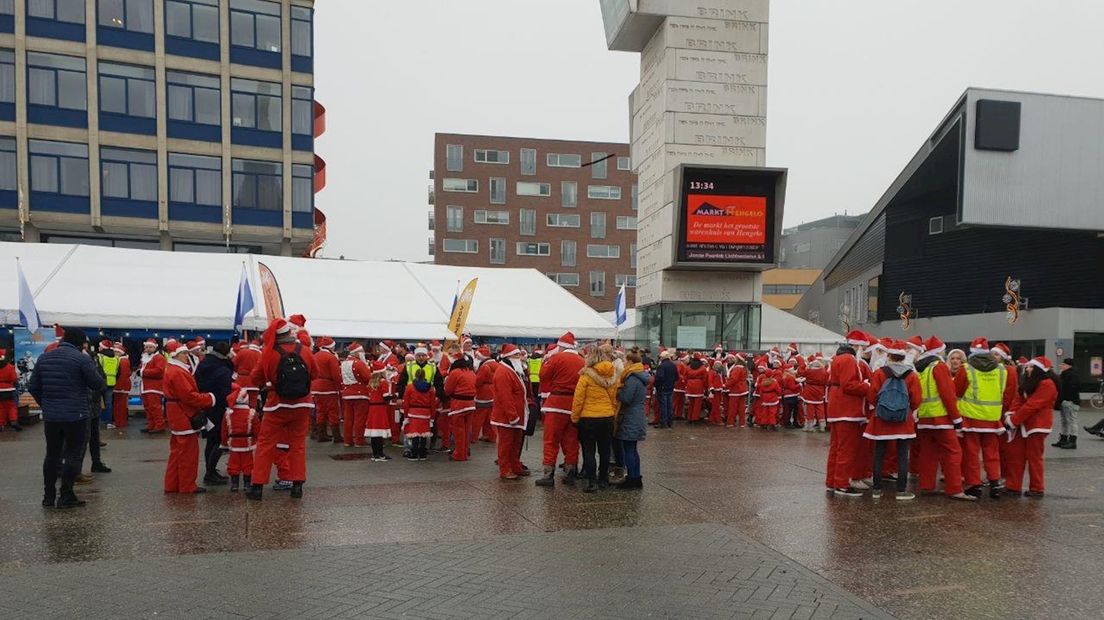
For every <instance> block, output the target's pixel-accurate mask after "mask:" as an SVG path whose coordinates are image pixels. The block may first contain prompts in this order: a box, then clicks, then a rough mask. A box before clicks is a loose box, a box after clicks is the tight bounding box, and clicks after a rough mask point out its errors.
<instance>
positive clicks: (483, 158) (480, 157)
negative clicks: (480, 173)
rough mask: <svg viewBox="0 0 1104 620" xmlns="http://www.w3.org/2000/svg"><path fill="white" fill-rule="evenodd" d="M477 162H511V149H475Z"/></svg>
mask: <svg viewBox="0 0 1104 620" xmlns="http://www.w3.org/2000/svg"><path fill="white" fill-rule="evenodd" d="M475 163H477V164H508V163H510V152H509V151H491V150H487V149H475Z"/></svg>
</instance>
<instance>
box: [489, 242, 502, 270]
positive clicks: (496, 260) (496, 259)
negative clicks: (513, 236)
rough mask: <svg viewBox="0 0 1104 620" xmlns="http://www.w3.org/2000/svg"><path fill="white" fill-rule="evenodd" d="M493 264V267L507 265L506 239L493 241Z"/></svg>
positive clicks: (491, 245)
mask: <svg viewBox="0 0 1104 620" xmlns="http://www.w3.org/2000/svg"><path fill="white" fill-rule="evenodd" d="M490 247H491V264H492V265H505V264H506V240H505V239H493V238H492V239H491V240H490Z"/></svg>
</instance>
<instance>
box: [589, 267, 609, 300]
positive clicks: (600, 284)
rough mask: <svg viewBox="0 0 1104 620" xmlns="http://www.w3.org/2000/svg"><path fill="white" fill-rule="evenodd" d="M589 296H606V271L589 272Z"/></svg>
mask: <svg viewBox="0 0 1104 620" xmlns="http://www.w3.org/2000/svg"><path fill="white" fill-rule="evenodd" d="M590 296H591V297H605V296H606V272H604V271H592V272H590Z"/></svg>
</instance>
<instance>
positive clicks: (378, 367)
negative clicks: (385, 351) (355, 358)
mask: <svg viewBox="0 0 1104 620" xmlns="http://www.w3.org/2000/svg"><path fill="white" fill-rule="evenodd" d="M361 350H362V351H363V349H361ZM371 368H372V374H380V373H385V372H387V364H384V363H383V362H381V361H379V360H376V361H374V362H372V366H371Z"/></svg>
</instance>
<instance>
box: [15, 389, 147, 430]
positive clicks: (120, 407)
mask: <svg viewBox="0 0 1104 620" xmlns="http://www.w3.org/2000/svg"><path fill="white" fill-rule="evenodd" d="M129 396H130V395H129V394H127V393H126V392H115V397H114V398H112V399H111V423H112V424H114V425H115V428H126V427H127V426H129V424H130V419H129V418H130V410H129V407H128V403H127V400H129V399H128V397H129ZM13 404H14V403H13Z"/></svg>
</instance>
